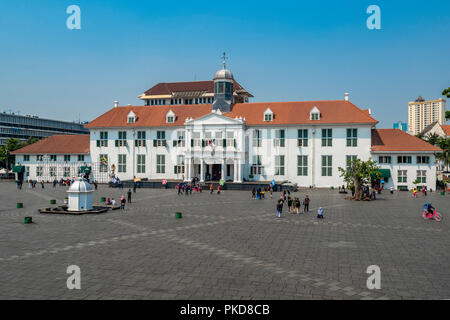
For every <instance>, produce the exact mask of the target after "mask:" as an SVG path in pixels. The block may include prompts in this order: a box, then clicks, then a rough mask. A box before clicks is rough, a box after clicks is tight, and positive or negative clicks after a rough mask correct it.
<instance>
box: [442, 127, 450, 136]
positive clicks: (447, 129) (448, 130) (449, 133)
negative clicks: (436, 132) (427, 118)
mask: <svg viewBox="0 0 450 320" xmlns="http://www.w3.org/2000/svg"><path fill="white" fill-rule="evenodd" d="M441 127H442V130H444V132H445V135H446V136H450V125H442V126H441Z"/></svg>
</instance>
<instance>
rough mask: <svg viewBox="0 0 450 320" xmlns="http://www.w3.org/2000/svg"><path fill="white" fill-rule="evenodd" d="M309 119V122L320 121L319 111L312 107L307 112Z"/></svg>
mask: <svg viewBox="0 0 450 320" xmlns="http://www.w3.org/2000/svg"><path fill="white" fill-rule="evenodd" d="M309 119H310V120H313V121H314V120H320V111H319V109H317V107H314V108H312V109H311V111H310V112H309Z"/></svg>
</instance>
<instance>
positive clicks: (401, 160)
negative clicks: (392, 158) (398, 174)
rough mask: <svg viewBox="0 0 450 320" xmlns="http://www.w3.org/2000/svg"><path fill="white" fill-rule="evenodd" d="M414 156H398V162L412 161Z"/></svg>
mask: <svg viewBox="0 0 450 320" xmlns="http://www.w3.org/2000/svg"><path fill="white" fill-rule="evenodd" d="M411 162H412V157H411V156H398V157H397V163H411Z"/></svg>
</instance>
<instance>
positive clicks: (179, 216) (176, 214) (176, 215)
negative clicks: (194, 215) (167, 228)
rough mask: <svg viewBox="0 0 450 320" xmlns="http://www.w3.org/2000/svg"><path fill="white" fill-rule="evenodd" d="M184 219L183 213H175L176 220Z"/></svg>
mask: <svg viewBox="0 0 450 320" xmlns="http://www.w3.org/2000/svg"><path fill="white" fill-rule="evenodd" d="M182 217H183V215H182V214H181V212H175V219H181V218H182Z"/></svg>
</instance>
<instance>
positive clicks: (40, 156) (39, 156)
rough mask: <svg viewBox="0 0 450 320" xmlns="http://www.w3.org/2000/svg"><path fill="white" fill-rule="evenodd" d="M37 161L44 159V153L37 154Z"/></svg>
mask: <svg viewBox="0 0 450 320" xmlns="http://www.w3.org/2000/svg"><path fill="white" fill-rule="evenodd" d="M36 161H44V155H42V154H38V155H37V156H36Z"/></svg>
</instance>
